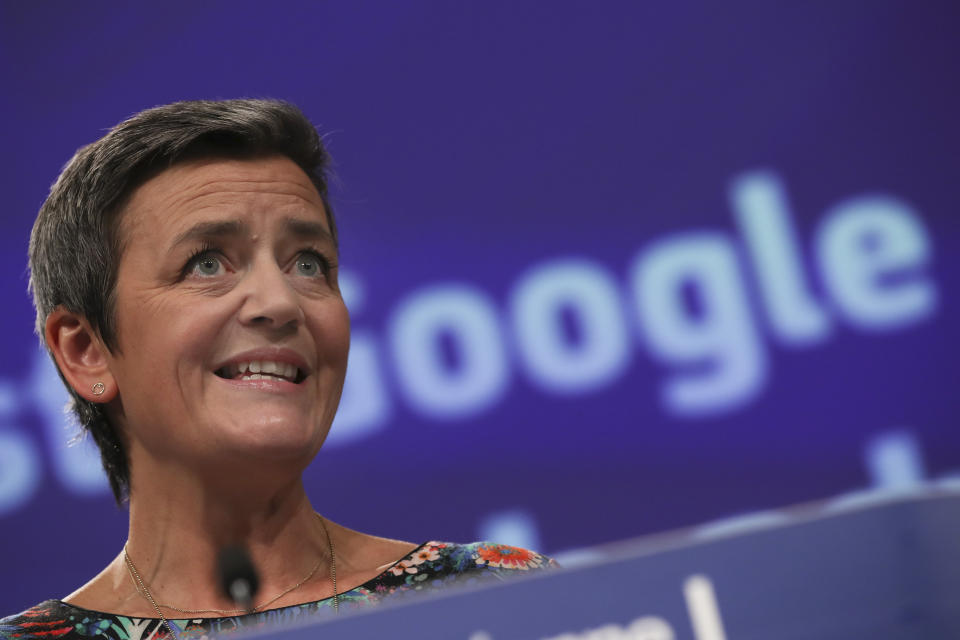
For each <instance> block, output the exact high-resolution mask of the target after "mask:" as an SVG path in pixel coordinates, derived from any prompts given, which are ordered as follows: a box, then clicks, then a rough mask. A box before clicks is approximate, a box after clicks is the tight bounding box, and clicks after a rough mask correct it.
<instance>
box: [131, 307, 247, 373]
mask: <svg viewBox="0 0 960 640" xmlns="http://www.w3.org/2000/svg"><path fill="white" fill-rule="evenodd" d="M123 311H124V312H123V313H120V314H118V325H119V326H118V339H119V342H120V346H121V349H122V352H123V358H122V360H123V363H122V370H123V374H124V376H125V377H126V378H127V379H129V380H144V379H146V380H151V381H153V383H154V384H163V381H164V380H166V381H168V382H171V383H172V382H174V381H175V380H176V379H177V378H179V377H180V376H181V374H183V373H184V369H185V368H188V369H189V370H190V371H197V372H199V371H200V368H198V367H196V365H197V363H203V362H205V361H206V360H207V358H208V356H209V353H210V350H211V348H212V346H213V344H214V341H215V340H216V338H217V336H218V335H219V333H220V331H221V328H222V326H223V321H224V318H229V315H230V311H229V309H228V308H226V306H225V305H223V304H216V303H215V302H214V301H195V300H184V301H179V303H178V302H177V301H171V300H164V299H160V298H154V299H150V298H140V299H135V300H134V301H133V303H132V304H129V305H127V308H126V309H124V310H123ZM121 384H122V381H121Z"/></svg>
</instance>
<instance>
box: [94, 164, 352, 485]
mask: <svg viewBox="0 0 960 640" xmlns="http://www.w3.org/2000/svg"><path fill="white" fill-rule="evenodd" d="M120 238H121V241H122V242H123V244H124V249H123V256H122V258H121V261H120V266H119V272H118V280H117V291H116V295H117V298H116V314H117V329H118V331H117V336H118V344H119V348H118V349H116V350H115V352H114V353H113V354H112V355H111V356H110V357H109V366H110V370H111V372H112V373H113V375H114V377H115V379H116V382H117V386H118V389H119V398H118V400H117V401H115V402H114V403H112V405H111V408H110V411H112V412H113V414H114V415H115V417H116V418H117V419H118V420H119V422H120V424H121V425H122V426H123V428H124V430H125V433H126V435H127V438H128V439H129V441H130V447H131V455H132V456H133V457H134V461H133V469H134V471H135V470H136V468H137V463H136V456H138V455H147V456H152V457H154V458H155V459H156V460H180V461H183V462H185V463H186V462H189V463H194V462H198V461H204V462H207V463H209V464H213V465H219V464H230V463H236V462H241V463H243V462H249V461H251V460H256V461H260V462H281V463H283V464H284V465H289V464H291V463H295V464H296V465H301V468H302V465H305V464H306V463H307V462H309V460H310V459H311V458H312V457H313V456H314V455H315V454H316V452H317V450H318V449H319V448H320V445H321V444H322V443H323V440H324V438H325V437H326V435H327V431H328V430H329V428H330V423H331V422H332V420H333V416H334V412H335V411H336V407H337V403H338V402H339V398H340V392H341V389H342V386H343V379H344V374H345V372H346V365H347V350H348V346H349V342H350V329H349V318H348V316H347V310H346V307H345V306H344V303H343V299H342V298H341V296H340V292H339V289H338V287H337V271H336V260H337V252H336V249H335V247H334V243H333V240H332V238H331V236H330V228H329V225H328V224H327V218H326V215H325V212H324V208H323V203H322V201H321V199H320V196H319V195H318V193H317V191H316V189H315V188H314V186H313V184H312V183H311V182H310V180H309V179H308V178H307V176H306V174H304V172H303V171H302V170H301V169H300V168H299V167H298V166H297V165H296V164H294V163H293V162H292V161H291V160H289V159H288V158H285V157H268V158H260V159H248V160H237V159H206V160H197V161H190V162H185V163H182V164H178V165H175V166H173V167H172V168H170V169H168V170H166V171H164V172H163V173H161V174H159V175H158V176H156V177H154V178H152V179H151V180H149V181H148V182H146V183H145V184H144V185H142V186H141V187H139V188H138V189H137V190H136V191H135V192H134V193H133V196H132V198H131V200H130V202H129V203H128V205H127V206H126V207H125V209H124V211H123V213H122V218H121V221H120ZM257 369H259V370H260V371H259V373H258V372H257V371H256V370H257Z"/></svg>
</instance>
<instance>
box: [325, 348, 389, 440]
mask: <svg viewBox="0 0 960 640" xmlns="http://www.w3.org/2000/svg"><path fill="white" fill-rule="evenodd" d="M381 372H382V368H381V366H380V361H379V354H378V349H377V344H376V339H375V338H374V336H373V335H372V334H370V333H369V332H367V331H355V332H354V333H353V335H352V336H351V338H350V358H349V362H348V364H347V378H346V380H344V383H343V394H342V395H341V397H340V408H339V409H338V410H337V415H336V418H334V420H333V426H332V427H331V428H330V435H329V436H328V437H327V442H326V444H328V445H334V446H336V445H341V444H347V443H350V442H353V441H355V440H359V439H362V438H365V437H367V436H370V435H372V434H374V433H376V432H377V431H379V430H380V429H382V428H383V427H384V425H386V423H387V420H389V418H390V413H391V409H392V407H391V403H390V396H389V394H388V393H387V389H386V385H385V384H384V381H383V375H382V373H381Z"/></svg>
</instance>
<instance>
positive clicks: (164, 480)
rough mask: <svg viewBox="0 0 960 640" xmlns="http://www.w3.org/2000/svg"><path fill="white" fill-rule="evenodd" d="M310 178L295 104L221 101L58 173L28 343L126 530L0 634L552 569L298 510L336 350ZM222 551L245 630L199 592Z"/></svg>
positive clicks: (140, 626) (332, 396)
mask: <svg viewBox="0 0 960 640" xmlns="http://www.w3.org/2000/svg"><path fill="white" fill-rule="evenodd" d="M327 164H328V158H327V155H326V152H325V150H324V149H323V146H322V145H321V143H320V140H319V137H318V135H317V133H316V131H315V130H314V128H313V127H312V125H311V124H310V123H309V121H307V120H306V118H305V117H304V116H303V114H302V113H300V111H299V110H297V109H296V108H295V107H293V106H291V105H288V104H285V103H280V102H274V101H260V100H229V101H222V102H206V101H202V102H183V103H175V104H171V105H167V106H163V107H158V108H155V109H150V110H147V111H144V112H142V113H140V114H137V115H135V116H134V117H132V118H130V119H129V120H127V121H125V122H123V123H121V124H120V125H118V126H117V127H115V128H114V129H113V130H111V131H110V132H109V133H108V134H107V135H106V136H104V137H103V138H102V139H100V140H99V141H97V142H95V143H94V144H92V145H90V146H87V147H85V148H83V149H81V150H80V151H79V152H78V153H77V154H76V156H75V157H74V158H73V159H72V160H71V162H70V163H69V164H68V165H67V167H66V168H65V169H64V170H63V173H62V174H61V176H60V178H59V180H58V181H57V182H56V184H55V185H54V186H53V188H52V190H51V193H50V196H49V198H48V199H47V201H46V202H45V203H44V205H43V207H42V208H41V211H40V214H39V216H38V217H37V221H36V223H35V225H34V229H33V234H32V237H31V243H30V269H31V287H32V291H33V295H34V302H35V305H36V308H37V332H38V333H39V335H41V336H43V339H44V342H45V344H46V346H47V348H48V349H49V351H50V353H51V355H52V357H53V358H54V360H55V362H56V364H57V367H58V370H59V372H60V374H61V377H62V378H63V380H64V382H65V384H66V385H67V387H68V389H69V391H70V393H71V395H72V397H73V410H74V412H75V413H76V416H77V418H78V420H79V421H80V423H81V425H82V426H83V427H84V429H86V430H87V431H88V432H89V433H90V435H91V436H92V437H93V439H94V441H95V442H96V444H97V445H98V446H99V448H100V452H101V455H102V460H103V466H104V469H105V470H106V472H107V475H108V477H109V480H110V485H111V487H112V489H113V492H114V495H115V497H116V499H117V501H118V503H122V502H123V501H128V502H129V512H130V526H129V535H128V539H127V541H126V543H125V544H124V545H123V547H122V549H121V550H120V552H119V553H118V555H117V556H116V558H115V559H114V560H113V561H112V562H111V563H110V564H109V565H108V566H107V567H106V568H105V569H104V570H103V571H102V572H101V573H100V574H99V575H97V576H96V577H94V578H93V579H92V580H91V581H90V582H88V583H87V584H85V585H84V586H82V587H80V588H79V589H77V590H76V591H75V592H73V593H72V594H70V595H69V596H67V597H66V598H64V599H62V600H48V601H46V602H44V603H41V604H40V605H37V606H36V607H33V608H31V609H29V610H27V611H25V612H22V613H21V614H18V615H15V616H11V617H9V618H5V619H3V620H2V621H0V636H5V637H10V638H19V639H25V638H31V637H37V638H41V637H42V638H49V637H52V636H56V637H60V638H82V637H88V636H95V635H103V636H106V637H108V638H133V637H148V636H150V635H151V634H155V635H157V636H159V637H164V636H168V635H172V636H178V635H179V634H181V633H183V632H189V635H197V636H199V635H203V634H205V633H207V632H210V631H213V632H225V631H228V630H231V629H237V628H242V627H244V626H251V625H255V626H259V625H262V624H263V623H264V622H266V621H283V620H289V619H294V618H301V617H303V616H323V615H326V614H332V613H334V612H337V611H339V610H342V609H349V608H354V607H358V606H362V605H366V604H372V603H376V602H378V601H380V600H382V599H383V598H385V597H396V596H397V594H401V593H405V592H410V591H417V590H425V589H432V588H436V587H438V586H440V585H446V584H451V583H456V582H458V581H462V580H463V579H466V578H470V579H473V578H477V577H479V578H485V577H488V578H502V577H505V576H506V575H508V574H511V573H513V574H518V573H520V572H518V571H516V570H517V569H521V570H524V569H527V570H529V569H539V568H545V567H547V566H551V565H552V561H551V560H549V559H548V558H545V557H543V556H540V555H538V554H535V553H532V552H529V551H526V550H523V549H516V548H512V547H505V546H502V545H495V544H489V543H474V544H469V545H457V544H450V543H440V542H428V543H425V544H422V545H415V544H412V543H409V542H401V541H398V540H388V539H384V538H378V537H375V536H371V535H366V534H363V533H359V532H356V531H352V530H350V529H348V528H346V527H343V526H340V525H338V524H335V523H333V522H330V521H329V520H326V519H325V518H323V517H322V516H320V515H319V514H317V513H316V512H315V511H314V508H313V507H312V506H311V503H310V501H309V499H308V497H307V495H306V493H305V491H304V487H303V483H302V480H301V474H302V472H303V470H304V469H305V468H306V466H307V465H308V464H309V463H310V461H311V460H312V459H313V457H314V456H315V455H316V454H317V451H318V450H319V449H320V447H321V445H322V444H323V441H324V439H325V438H326V436H327V432H328V430H329V428H330V424H331V422H332V421H333V417H334V413H335V412H336V408H337V403H338V401H339V398H340V391H341V388H342V386H343V380H344V374H345V371H346V363H347V350H348V346H349V337H350V327H349V318H348V316H347V310H346V307H345V306H344V303H343V299H342V298H341V296H340V292H339V290H338V287H337V232H336V227H335V225H334V221H333V217H332V215H331V210H330V205H329V202H328V199H327V185H326V168H327ZM331 490H334V489H331ZM228 545H235V546H236V545H239V546H241V547H243V548H245V549H246V550H247V553H248V554H249V557H250V559H251V560H252V564H253V566H255V567H256V571H257V573H258V574H259V590H258V591H257V595H255V597H254V598H253V599H252V601H250V602H249V604H248V605H247V607H246V608H247V609H248V610H252V613H249V614H247V612H246V611H245V610H243V609H239V608H238V605H237V603H236V602H235V601H234V600H233V599H232V598H231V597H230V596H228V595H226V594H225V593H224V592H223V591H222V590H221V589H220V588H219V587H218V584H217V581H216V580H215V579H214V577H213V576H214V569H213V566H214V558H216V557H217V554H218V551H219V550H221V549H223V548H224V547H227V546H228ZM237 597H239V596H237ZM244 614H246V615H244Z"/></svg>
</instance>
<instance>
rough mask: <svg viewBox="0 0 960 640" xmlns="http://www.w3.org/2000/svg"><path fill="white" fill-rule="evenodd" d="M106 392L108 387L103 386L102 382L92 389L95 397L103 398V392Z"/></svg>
mask: <svg viewBox="0 0 960 640" xmlns="http://www.w3.org/2000/svg"><path fill="white" fill-rule="evenodd" d="M106 390H107V385H105V384H103V383H102V382H98V383H96V384H95V385H93V388H92V389H91V391H93V395H95V396H102V395H103V392H104V391H106Z"/></svg>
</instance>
